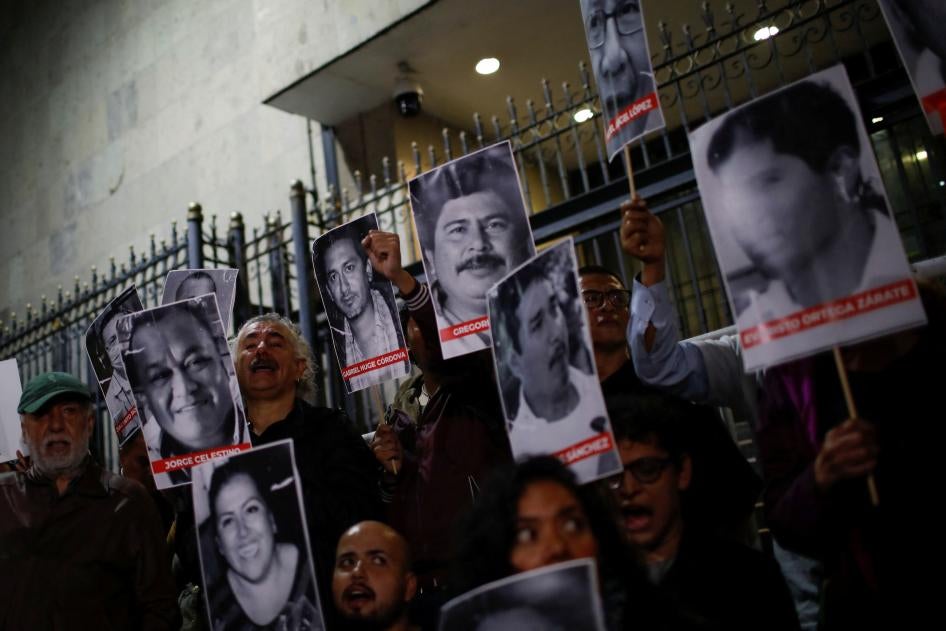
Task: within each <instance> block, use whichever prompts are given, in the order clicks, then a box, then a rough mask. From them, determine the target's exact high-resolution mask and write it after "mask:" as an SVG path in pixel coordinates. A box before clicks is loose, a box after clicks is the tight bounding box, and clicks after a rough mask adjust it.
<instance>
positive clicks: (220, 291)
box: [161, 268, 239, 331]
mask: <svg viewBox="0 0 946 631" xmlns="http://www.w3.org/2000/svg"><path fill="white" fill-rule="evenodd" d="M238 273H239V270H236V269H232V268H220V269H176V270H172V271H170V272H168V275H167V277H166V278H165V279H164V291H163V292H162V294H161V304H162V305H167V304H170V303H172V302H180V301H181V300H187V299H188V298H196V297H197V296H203V295H205V294H214V295H216V296H217V305H218V306H219V307H220V319H221V321H222V323H223V330H224V331H229V330H230V315H231V314H232V313H233V300H234V298H235V297H236V281H237V274H238Z"/></svg>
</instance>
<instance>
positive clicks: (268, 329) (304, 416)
mask: <svg viewBox="0 0 946 631" xmlns="http://www.w3.org/2000/svg"><path fill="white" fill-rule="evenodd" d="M234 357H235V363H236V372H237V379H238V380H239V382H240V390H241V391H242V392H243V397H244V400H245V402H246V416H247V419H248V420H249V423H250V426H251V428H252V432H251V440H252V442H253V445H254V446H255V445H265V444H268V443H273V442H276V441H280V440H286V439H287V438H290V439H292V440H293V443H294V446H295V452H296V455H297V460H296V463H297V466H298V468H299V479H300V481H301V483H302V500H303V504H304V506H305V511H306V525H307V526H308V529H309V542H310V543H311V544H312V554H313V555H314V557H315V573H316V579H317V582H318V585H319V596H320V599H321V601H322V602H323V603H327V602H330V601H331V593H330V590H329V588H330V586H331V583H332V570H333V567H334V562H335V544H336V543H337V542H338V538H339V537H340V536H341V534H342V533H343V532H344V531H345V530H346V529H347V528H349V527H351V526H352V525H354V524H356V523H358V522H360V521H362V520H364V519H372V518H375V517H377V516H378V515H380V512H381V499H380V495H379V490H378V470H377V463H376V461H375V459H374V456H372V455H371V452H370V451H369V450H368V446H367V445H366V444H365V441H364V440H363V439H362V438H361V435H359V434H358V432H356V431H355V428H354V427H353V426H352V424H351V421H349V420H348V418H347V417H346V416H345V414H344V413H343V412H341V411H339V410H331V409H328V408H323V407H316V406H315V405H312V403H311V401H312V400H314V397H315V361H314V359H313V357H312V350H311V349H310V348H309V345H308V343H306V341H305V339H304V338H303V337H302V335H301V334H300V333H299V330H298V329H297V328H296V326H295V325H294V324H293V323H292V322H290V321H289V320H287V319H286V318H284V317H282V316H280V315H277V314H275V313H269V314H264V315H260V316H256V317H254V318H251V319H250V320H248V321H247V322H246V324H244V325H243V327H242V328H241V329H240V332H239V333H238V334H237V340H236V348H235V350H234ZM324 613H325V614H326V624H327V625H328V628H332V620H331V616H330V611H325V612H324Z"/></svg>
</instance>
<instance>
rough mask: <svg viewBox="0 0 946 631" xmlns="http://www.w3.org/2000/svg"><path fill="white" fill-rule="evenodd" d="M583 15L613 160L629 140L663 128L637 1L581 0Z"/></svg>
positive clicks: (610, 156) (640, 10)
mask: <svg viewBox="0 0 946 631" xmlns="http://www.w3.org/2000/svg"><path fill="white" fill-rule="evenodd" d="M581 13H582V17H583V18H584V22H585V37H586V39H587V42H588V55H589V57H591V69H592V71H593V72H594V75H595V80H596V81H597V84H598V94H599V96H600V99H601V109H602V110H603V112H604V129H605V134H604V136H605V141H606V143H607V146H608V157H609V158H613V157H614V155H615V154H616V153H617V152H618V151H620V150H621V148H622V147H623V146H624V145H626V144H627V143H629V142H631V141H632V140H634V139H635V138H637V137H639V136H641V135H643V134H644V133H646V132H649V131H653V130H655V129H660V128H661V127H663V126H664V118H663V112H662V111H661V109H660V103H659V99H658V96H657V92H656V90H657V87H656V83H655V82H654V71H653V68H652V67H651V63H650V53H649V51H648V48H647V38H646V37H645V35H644V14H643V12H642V8H641V0H581Z"/></svg>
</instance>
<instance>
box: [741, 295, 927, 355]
mask: <svg viewBox="0 0 946 631" xmlns="http://www.w3.org/2000/svg"><path fill="white" fill-rule="evenodd" d="M916 296H917V293H916V285H915V284H914V282H913V280H912V279H909V278H905V279H903V280H900V281H897V282H895V283H891V284H889V285H884V286H882V287H875V288H874V289H869V290H867V291H863V292H861V293H857V294H853V295H851V296H848V297H846V298H840V299H838V300H833V301H831V302H826V303H824V304H820V305H816V306H814V307H809V308H808V309H804V310H802V311H798V312H795V313H793V314H791V315H788V316H786V317H784V318H779V319H778V320H771V321H769V322H766V323H764V324H760V325H759V326H755V327H752V328H751V329H746V330H745V331H742V332H740V335H739V337H740V341H741V342H742V347H743V348H746V349H748V348H753V347H755V346H759V345H760V344H765V343H767V342H771V341H773V340H777V339H780V338H783V337H788V336H790V335H795V334H796V333H801V332H803V331H807V330H809V329H814V328H816V327H819V326H823V325H825V324H832V323H834V322H840V321H842V320H847V319H849V318H853V317H855V316H859V315H863V314H865V313H870V312H871V311H876V310H878V309H883V308H884V307H890V306H893V305H897V304H900V303H903V302H908V301H910V300H913V299H915V298H916Z"/></svg>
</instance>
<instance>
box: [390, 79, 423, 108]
mask: <svg viewBox="0 0 946 631" xmlns="http://www.w3.org/2000/svg"><path fill="white" fill-rule="evenodd" d="M423 100H424V90H423V88H421V87H420V84H419V83H417V82H416V81H412V80H411V79H409V78H407V77H403V76H402V77H398V78H397V80H396V81H395V82H394V104H395V105H396V106H397V111H398V113H399V114H400V115H401V116H403V117H405V118H410V117H411V116H417V115H418V114H419V113H420V105H421V101H423Z"/></svg>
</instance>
